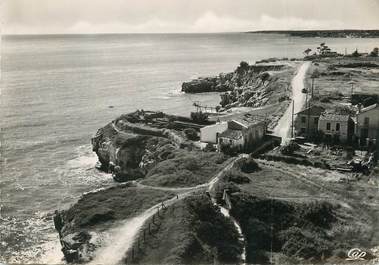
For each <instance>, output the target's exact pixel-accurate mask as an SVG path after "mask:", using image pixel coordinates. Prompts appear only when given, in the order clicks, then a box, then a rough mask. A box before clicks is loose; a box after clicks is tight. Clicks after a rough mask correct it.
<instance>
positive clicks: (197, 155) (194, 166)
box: [142, 150, 227, 187]
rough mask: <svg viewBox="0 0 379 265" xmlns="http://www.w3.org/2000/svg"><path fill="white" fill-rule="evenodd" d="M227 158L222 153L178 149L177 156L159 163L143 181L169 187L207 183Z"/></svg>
mask: <svg viewBox="0 0 379 265" xmlns="http://www.w3.org/2000/svg"><path fill="white" fill-rule="evenodd" d="M226 159H227V156H225V155H223V154H221V153H214V152H201V151H188V150H178V151H177V152H176V153H175V158H172V159H168V160H165V161H162V162H160V163H158V164H157V165H156V166H155V167H153V168H152V169H151V170H150V171H149V173H148V174H147V176H146V178H145V179H144V180H143V181H142V182H143V183H145V184H149V185H153V186H167V187H189V186H195V185H198V184H202V183H206V182H208V181H209V180H210V179H211V178H213V177H214V175H215V174H216V173H217V172H218V171H219V170H221V168H222V167H223V163H224V162H225V161H226Z"/></svg>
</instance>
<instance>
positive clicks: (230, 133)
mask: <svg viewBox="0 0 379 265" xmlns="http://www.w3.org/2000/svg"><path fill="white" fill-rule="evenodd" d="M219 137H222V138H228V139H233V140H239V139H241V138H242V131H241V130H233V129H227V130H226V131H224V132H223V133H221V134H220V135H219Z"/></svg>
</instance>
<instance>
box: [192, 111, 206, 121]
mask: <svg viewBox="0 0 379 265" xmlns="http://www.w3.org/2000/svg"><path fill="white" fill-rule="evenodd" d="M191 119H192V120H193V121H194V122H198V123H206V122H207V121H208V114H207V113H204V112H201V111H200V112H191Z"/></svg>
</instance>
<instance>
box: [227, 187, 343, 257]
mask: <svg viewBox="0 0 379 265" xmlns="http://www.w3.org/2000/svg"><path fill="white" fill-rule="evenodd" d="M231 200H232V204H233V208H232V210H231V214H232V215H233V216H234V217H235V218H236V219H237V220H238V222H239V223H240V225H241V227H242V230H243V233H244V235H245V236H246V240H247V262H249V263H267V262H268V252H269V251H271V250H272V251H274V252H282V253H284V254H285V255H287V256H289V257H295V258H305V259H308V258H313V259H316V260H317V259H318V260H320V259H321V257H327V256H330V255H331V254H332V250H333V249H334V248H336V247H337V246H336V245H334V243H335V242H333V241H332V240H331V239H330V238H329V237H328V236H327V234H326V232H325V231H326V230H325V229H326V228H330V227H331V225H332V224H333V223H334V222H336V220H337V219H336V217H335V213H334V211H335V210H334V207H333V206H332V205H330V204H329V203H326V202H314V203H303V204H296V203H289V202H285V201H279V200H272V199H264V198H257V197H254V196H251V195H247V194H245V193H235V194H233V195H232V196H231Z"/></svg>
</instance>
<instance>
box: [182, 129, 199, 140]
mask: <svg viewBox="0 0 379 265" xmlns="http://www.w3.org/2000/svg"><path fill="white" fill-rule="evenodd" d="M184 133H185V135H186V137H187V139H188V140H191V141H197V140H199V139H200V138H199V135H198V134H197V131H196V130H195V129H192V128H187V129H184Z"/></svg>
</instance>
